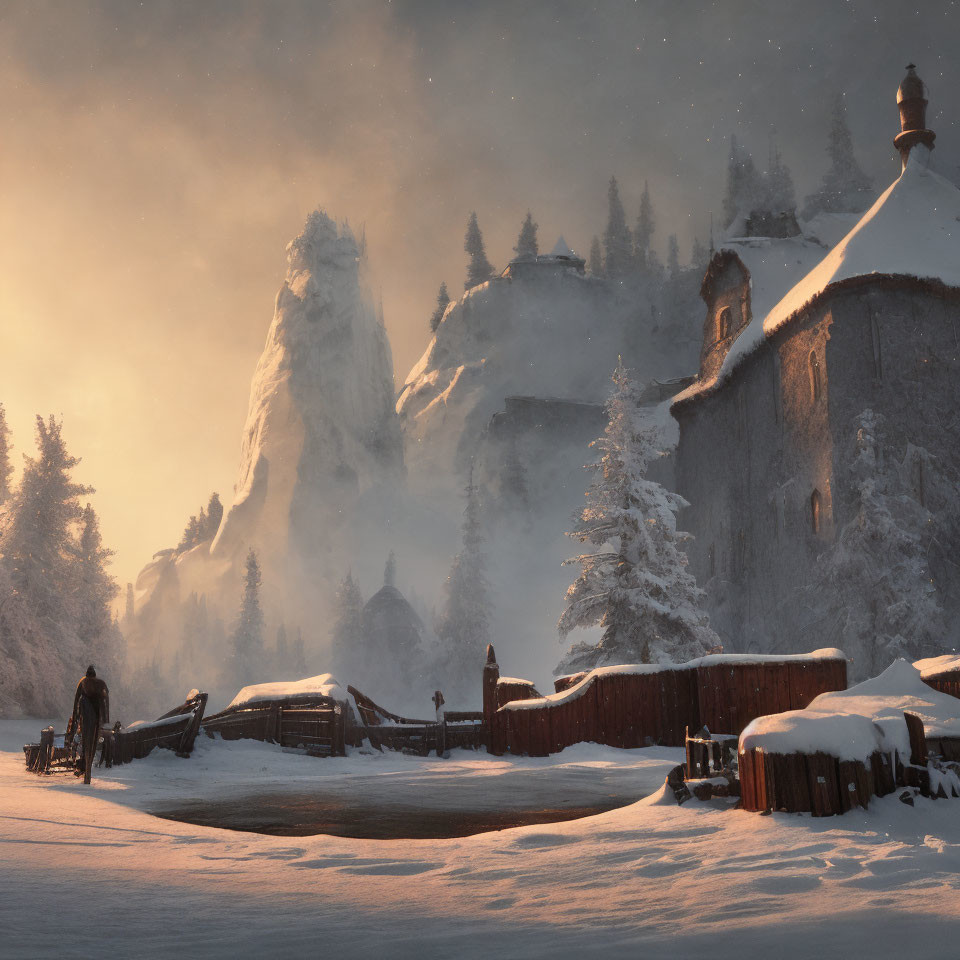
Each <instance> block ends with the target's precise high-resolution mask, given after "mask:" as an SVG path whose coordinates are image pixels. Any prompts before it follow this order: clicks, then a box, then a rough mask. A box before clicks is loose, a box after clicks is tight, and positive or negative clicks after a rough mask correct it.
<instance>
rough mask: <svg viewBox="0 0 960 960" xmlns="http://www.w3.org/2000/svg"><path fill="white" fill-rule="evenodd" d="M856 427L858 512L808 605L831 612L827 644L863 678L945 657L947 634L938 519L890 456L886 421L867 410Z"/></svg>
mask: <svg viewBox="0 0 960 960" xmlns="http://www.w3.org/2000/svg"><path fill="white" fill-rule="evenodd" d="M855 427H856V441H855V443H856V448H855V451H854V456H853V458H852V462H851V465H850V467H849V468H848V469H849V474H850V481H851V483H852V485H853V487H854V488H855V489H856V500H855V502H854V504H853V506H854V508H855V510H856V514H855V516H854V517H853V518H852V519H851V520H850V521H849V522H848V523H846V524H845V525H844V526H843V527H842V528H841V529H840V530H839V532H838V535H837V538H836V540H835V542H834V543H833V544H832V546H831V547H830V548H829V549H828V550H827V551H825V552H824V553H823V554H822V555H821V556H820V557H819V558H818V560H817V565H816V570H817V577H816V580H815V582H814V583H813V585H812V586H811V588H810V589H809V605H810V607H811V609H814V610H819V609H823V610H824V614H825V625H826V634H825V638H824V639H825V642H828V643H829V642H832V643H834V644H835V645H837V646H839V647H841V649H842V650H843V651H844V653H846V654H847V655H848V656H849V657H851V658H852V660H853V665H852V668H851V676H852V678H853V679H858V680H862V679H866V678H867V677H873V676H876V675H877V674H878V673H880V672H881V671H883V670H884V669H886V667H888V666H889V665H890V663H892V662H893V660H895V659H896V658H897V657H906V658H907V659H908V660H915V659H917V658H918V657H925V656H936V655H939V654H941V653H945V652H946V650H944V649H942V647H941V643H942V638H943V637H944V635H945V633H946V630H945V624H944V615H943V610H942V609H941V607H940V603H939V600H938V596H937V591H936V588H935V586H934V578H933V576H932V574H931V571H930V567H929V562H928V546H929V543H928V540H929V536H930V531H931V524H932V523H933V518H932V517H931V514H930V512H929V511H928V510H927V509H926V508H925V507H924V506H923V505H922V504H921V503H920V502H919V501H918V500H917V499H916V496H915V493H914V491H912V490H910V489H909V485H908V484H907V483H905V482H904V479H903V477H902V473H903V471H901V469H900V464H898V463H897V462H896V461H895V459H892V458H891V456H890V453H889V451H887V452H886V454H885V452H884V446H885V437H884V428H883V417H881V416H880V415H879V414H876V413H874V412H873V411H872V410H869V409H868V410H864V411H863V413H861V414H860V416H859V417H858V418H857V420H856V424H855ZM885 460H886V461H887V462H884V461H885ZM825 600H826V603H824V601H825ZM824 608H825V609H824Z"/></svg>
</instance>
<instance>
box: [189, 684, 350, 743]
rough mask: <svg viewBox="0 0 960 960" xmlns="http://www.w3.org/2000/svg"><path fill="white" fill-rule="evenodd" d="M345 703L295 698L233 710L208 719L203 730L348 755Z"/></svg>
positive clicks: (250, 704) (237, 738)
mask: <svg viewBox="0 0 960 960" xmlns="http://www.w3.org/2000/svg"><path fill="white" fill-rule="evenodd" d="M345 713H346V704H345V703H343V702H341V701H339V700H334V699H333V698H332V697H320V696H313V697H295V698H293V697H292V698H289V699H286V700H282V701H276V700H274V701H258V702H254V703H247V704H242V705H240V706H237V707H231V708H228V709H227V710H223V711H221V712H220V713H217V714H214V715H213V716H211V717H207V719H206V720H204V721H203V725H202V726H203V731H204V733H206V734H207V736H210V737H212V736H213V735H214V734H220V736H221V737H222V738H223V739H224V740H261V741H263V742H265V743H276V744H279V745H280V746H282V747H291V748H295V749H302V750H305V751H306V752H307V753H308V754H310V755H311V756H318V757H333V756H339V757H342V756H346V752H347V751H346V724H345Z"/></svg>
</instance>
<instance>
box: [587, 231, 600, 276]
mask: <svg viewBox="0 0 960 960" xmlns="http://www.w3.org/2000/svg"><path fill="white" fill-rule="evenodd" d="M588 269H589V270H590V273H592V274H593V276H595V277H602V276H603V250H602V249H601V247H600V240H599V239H598V238H597V237H594V238H593V240H591V241H590V263H589V266H588Z"/></svg>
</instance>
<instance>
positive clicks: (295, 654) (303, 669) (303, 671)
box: [290, 627, 308, 678]
mask: <svg viewBox="0 0 960 960" xmlns="http://www.w3.org/2000/svg"><path fill="white" fill-rule="evenodd" d="M290 669H291V670H292V671H293V675H294V676H295V677H300V678H302V677H305V676H306V675H307V673H308V670H307V658H306V654H305V653H304V648H303V631H302V630H301V629H300V628H299V627H297V637H296V639H295V640H294V641H293V647H292V649H291V651H290Z"/></svg>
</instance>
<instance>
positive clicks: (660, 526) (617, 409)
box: [557, 363, 719, 673]
mask: <svg viewBox="0 0 960 960" xmlns="http://www.w3.org/2000/svg"><path fill="white" fill-rule="evenodd" d="M613 382H614V386H615V389H614V392H613V395H612V396H611V398H610V400H609V401H608V403H607V414H608V417H609V422H608V424H607V429H606V431H605V433H604V436H602V437H601V438H600V439H599V440H595V441H594V444H593V445H594V446H596V447H597V449H598V450H599V451H600V453H601V458H600V462H599V463H598V464H597V465H596V468H597V474H596V478H595V479H594V481H593V483H592V484H591V486H590V490H589V491H588V493H587V504H586V506H585V507H584V508H583V511H582V512H581V514H580V518H579V522H578V523H577V526H576V528H575V529H574V530H573V531H572V532H571V533H570V536H572V537H573V538H574V539H576V540H579V541H580V542H581V543H587V544H590V545H591V547H592V549H591V552H589V553H584V554H581V555H580V556H577V557H573V558H572V559H570V560H567V561H565V563H568V564H573V563H576V564H579V565H580V568H581V571H580V576H579V577H578V578H577V580H576V581H575V582H574V583H573V584H572V585H571V587H570V588H569V590H568V591H567V606H566V609H565V610H564V612H563V614H562V616H561V617H560V621H559V624H558V626H559V629H560V634H561V636H562V637H566V636H567V635H568V634H569V633H570V631H571V630H573V629H575V628H576V627H591V626H601V627H603V628H604V633H603V637H602V638H601V640H600V642H599V643H598V644H597V645H595V646H589V645H587V644H585V643H579V644H576V645H575V646H574V647H573V648H572V649H571V651H570V653H569V654H568V655H567V657H566V658H565V659H564V661H563V662H562V663H561V664H560V666H559V667H558V668H557V669H558V671H560V672H566V673H569V672H572V671H575V670H583V669H590V668H592V667H595V666H603V665H607V664H616V663H636V662H643V663H671V662H674V663H680V662H683V661H685V660H690V659H692V658H693V657H698V656H701V655H703V654H704V653H706V652H707V651H708V650H710V649H712V648H714V647H716V646H718V644H719V641H718V638H717V636H716V634H715V633H714V632H713V630H711V629H710V626H709V622H708V618H707V616H706V614H705V613H704V612H703V611H702V610H701V603H702V600H703V592H702V591H701V590H700V589H699V588H698V587H697V585H696V582H695V581H694V578H693V576H692V575H691V574H690V572H689V571H688V569H687V558H686V555H685V554H684V553H683V550H682V545H683V543H684V542H685V541H686V540H687V539H688V535H687V534H684V533H680V532H679V531H678V530H677V527H676V514H677V511H678V510H679V509H680V508H681V507H683V506H685V501H684V500H683V498H682V497H680V496H678V495H677V494H675V493H670V492H668V491H666V490H664V488H663V487H661V486H660V484H658V483H655V482H654V481H652V480H649V479H646V477H645V475H646V473H647V468H648V466H649V464H650V463H651V462H652V461H653V460H654V459H655V458H657V457H659V456H660V451H659V449H658V446H657V444H658V440H659V434H658V431H657V429H656V428H655V427H653V426H650V425H647V424H645V423H643V422H641V421H640V419H639V387H638V385H637V384H636V383H635V381H633V380H632V379H631V378H630V377H629V376H628V375H627V372H626V371H625V370H624V368H623V364H622V363H618V365H617V369H616V370H615V371H614V374H613Z"/></svg>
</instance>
